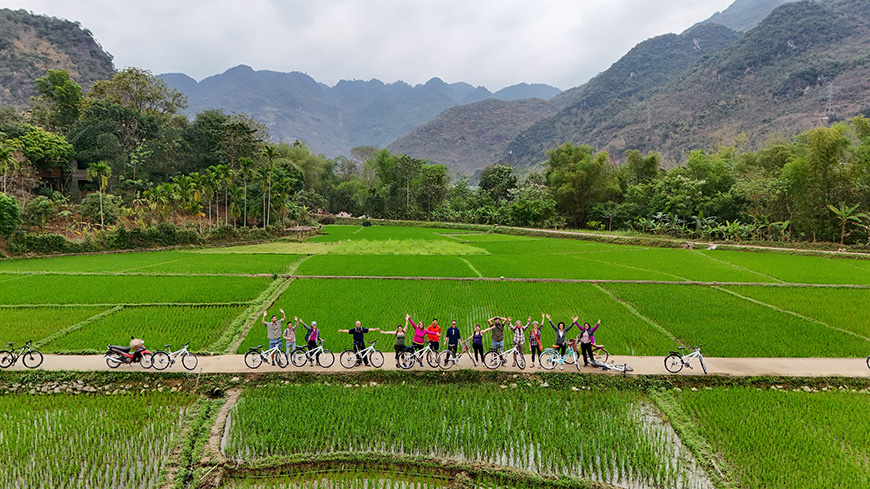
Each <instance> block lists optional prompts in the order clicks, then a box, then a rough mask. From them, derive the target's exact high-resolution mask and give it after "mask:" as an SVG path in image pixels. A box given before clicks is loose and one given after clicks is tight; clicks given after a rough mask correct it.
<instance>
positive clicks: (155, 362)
mask: <svg viewBox="0 0 870 489" xmlns="http://www.w3.org/2000/svg"><path fill="white" fill-rule="evenodd" d="M171 363H172V359H171V358H169V353H166V352H165V351H158V352H157V353H155V354H154V355H153V356H152V357H151V364H152V366H153V367H154V370H164V369H166V367H168V366H169V364H171Z"/></svg>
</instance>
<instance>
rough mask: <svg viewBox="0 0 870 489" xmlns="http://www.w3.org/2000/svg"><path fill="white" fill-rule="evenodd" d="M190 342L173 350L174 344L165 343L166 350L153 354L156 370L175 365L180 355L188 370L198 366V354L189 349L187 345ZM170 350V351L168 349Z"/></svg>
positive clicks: (182, 363) (152, 359) (152, 360)
mask: <svg viewBox="0 0 870 489" xmlns="http://www.w3.org/2000/svg"><path fill="white" fill-rule="evenodd" d="M188 345H190V343H185V344H184V346H182V347H181V349H180V350H177V351H172V345H163V346H164V347H165V348H166V350H159V351H157V352H155V353H154V355H152V356H151V363H152V364H153V366H154V369H155V370H163V369H165V368H167V367H170V366H172V365H175V361H176V360H177V359H178V357H181V365H182V366H183V367H184V368H186V369H187V370H193V369H195V368H196V364H197V363H199V362H198V360H197V358H196V355H194V354H193V353H191V352H190V351H188V349H187V347H188ZM167 350H168V351H167Z"/></svg>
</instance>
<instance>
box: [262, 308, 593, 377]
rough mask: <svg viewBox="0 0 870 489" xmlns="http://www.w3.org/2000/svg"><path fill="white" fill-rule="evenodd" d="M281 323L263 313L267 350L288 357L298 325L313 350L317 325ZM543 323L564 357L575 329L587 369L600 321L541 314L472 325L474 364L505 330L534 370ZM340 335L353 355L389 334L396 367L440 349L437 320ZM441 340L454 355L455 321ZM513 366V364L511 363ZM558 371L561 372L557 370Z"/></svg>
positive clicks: (500, 341)
mask: <svg viewBox="0 0 870 489" xmlns="http://www.w3.org/2000/svg"><path fill="white" fill-rule="evenodd" d="M280 311H281V319H280V320H279V319H278V318H277V317H276V316H272V318H271V321H266V311H263V324H264V325H265V326H266V331H267V334H268V337H269V348H270V349H271V348H274V347H278V348H280V347H281V340H282V339H283V340H284V342H285V352H286V353H287V354H288V355H289V354H290V353H292V352H293V350H295V349H296V328H297V327H298V326H299V325H300V324H301V325H302V327H304V328H305V330H306V333H305V342H306V344H307V346H308V348H309V349H311V350H313V349H314V348H317V343H318V341H319V340H320V330H319V329H318V328H317V321H312V322H311V325H310V326H309V325H308V324H305V322H304V321H302V320H300V319H299V318H298V317H294V318H293V319H294V322H293V324H292V325H290V324H288V325H287V327H286V328H284V329H283V333H282V325H283V323H284V322H285V321H286V320H287V316H286V315H285V314H284V310H283V309H281V310H280ZM544 319H546V320H547V321H548V322H549V323H550V326H551V327H552V328H553V331H555V333H556V341H555V345H554V346H555V348H556V349H557V350H558V351H559V355H561V356H565V350H566V349H567V346H568V331H570V330H571V329H572V328H574V327H575V326H576V327H577V329H578V330H579V334H578V335H577V343H578V344H579V345H580V352H581V354H582V356H583V365H584V366H588V365H589V364H591V363H592V358H593V357H592V348H593V346H594V345H595V336H594V334H595V331H596V330H597V329H598V327H599V326H600V325H601V320H598V322H597V323H595V325H594V326H592V325H590V324H589V323H583V324H582V325H581V324H580V323H578V322H577V321H578V318H577V317H574V318H572V320H571V324H570V325H568V326H565V323H564V322H562V321H560V322H559V323H558V324H554V323H553V321H552V320H551V319H550V315H549V314H541V321H540V323H539V322H538V321H532V317H531V316H529V317H528V320H527V321H526V324H525V325H524V324H523V323H522V321H520V320H517V321H516V322H515V323H513V324H512V323H511V318H510V317H500V316H495V317H492V318H490V319H489V320H488V321H487V323H488V325H489V327H488V328H485V329H482V328H481V327H480V325H479V324H476V325H474V333H473V334H472V335H471V347H472V350H473V355H474V359H475V361H482V360H483V354H484V350H483V334H484V333H487V332H489V331H492V349H494V350H499V351H503V350H504V345H505V328H508V329H509V330H510V332H511V333H512V336H511V340H512V343H513V348H516V349H517V353H519V354H521V355H522V354H525V340H526V331H528V338H529V347H530V350H531V354H532V367H534V366H535V358H536V357H537V358H538V363H539V364H540V361H541V354H542V353H543V351H544V346H543V345H544V342H543V332H542V330H541V325H542V324H544ZM338 331H339V332H340V333H348V334H351V335H353V348H354V350H356V351H361V350H364V349H365V334H366V333H369V332H375V331H380V333H381V334H389V335H393V336H395V341H394V343H393V348H394V349H395V351H396V366H399V354H400V353H402V352H404V351H405V350H406V349H408V348H409V347H410V348H414V349H415V350H420V349H422V348H425V347H426V344H427V342H428V344H429V347H430V348H431V349H432V350H434V351H436V352H437V351H438V350H439V349H440V347H441V326H439V325H438V319H433V320H432V323H431V324H430V325H429V326H428V327H423V325H422V324H417V323H415V322H414V320H413V319H411V316H410V315H409V314H406V315H405V324H404V325H401V324H400V325H398V326H396V329H395V330H393V331H381V329H380V328H363V327H362V325H361V323H360V322H359V321H357V322H356V324H355V326H354V328H351V329H340V330H338ZM409 334H410V336H411V344H410V345H409V344H408V335H409ZM444 338H445V339H446V342H447V349H448V350H450V351H452V352H453V353H456V352H457V349H458V347H459V342H460V341H462V333H461V332H460V331H459V328H458V327H457V326H456V321H455V320H454V321H451V322H450V326H449V327H448V328H447V330H446V331H445V332H444ZM514 362H515V363H516V360H514ZM560 368H562V367H561V366H560Z"/></svg>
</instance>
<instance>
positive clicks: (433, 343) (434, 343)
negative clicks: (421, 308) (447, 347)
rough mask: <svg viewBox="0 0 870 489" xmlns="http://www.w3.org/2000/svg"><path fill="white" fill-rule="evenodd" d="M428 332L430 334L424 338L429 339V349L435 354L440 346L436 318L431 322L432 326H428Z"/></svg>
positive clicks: (439, 332) (439, 331)
mask: <svg viewBox="0 0 870 489" xmlns="http://www.w3.org/2000/svg"><path fill="white" fill-rule="evenodd" d="M429 331H431V333H427V334H426V338H428V339H429V347H431V348H432V351H435V352H437V351H438V348H439V347H440V346H441V326H438V319H437V318H436V319H433V320H432V324H430V325H429Z"/></svg>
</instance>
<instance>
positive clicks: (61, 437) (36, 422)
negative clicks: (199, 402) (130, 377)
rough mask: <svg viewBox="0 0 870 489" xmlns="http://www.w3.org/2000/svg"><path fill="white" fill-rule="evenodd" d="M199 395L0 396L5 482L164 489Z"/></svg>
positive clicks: (1, 483) (1, 476) (0, 479)
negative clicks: (184, 421)
mask: <svg viewBox="0 0 870 489" xmlns="http://www.w3.org/2000/svg"><path fill="white" fill-rule="evenodd" d="M193 400H194V398H193V397H192V396H189V395H184V394H172V395H170V394H168V393H167V394H160V393H150V394H146V395H136V396H116V397H109V396H74V395H71V394H52V395H39V396H24V395H9V396H0V413H3V414H2V415H0V434H2V436H0V460H3V470H0V487H58V488H80V487H118V488H156V487H159V486H160V479H161V473H162V471H163V469H164V466H165V463H166V459H167V457H168V456H169V452H170V450H171V449H172V447H173V446H174V445H175V444H176V438H177V436H178V433H179V431H180V429H181V422H182V417H183V415H184V413H185V411H186V410H187V408H188V407H189V406H190V405H191V403H192V402H193Z"/></svg>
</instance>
